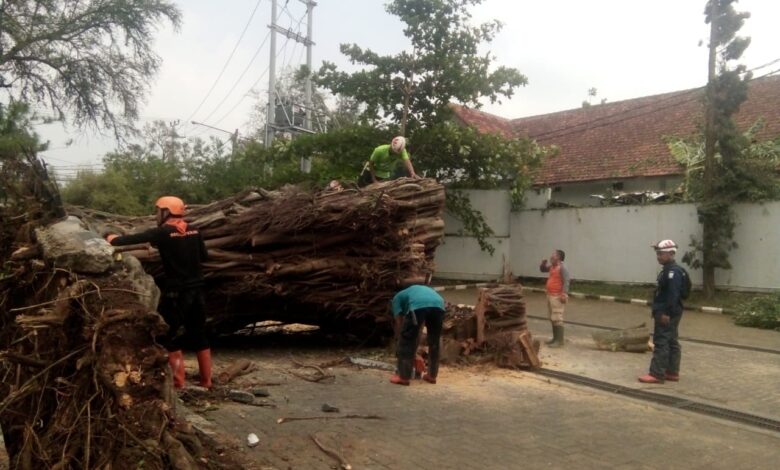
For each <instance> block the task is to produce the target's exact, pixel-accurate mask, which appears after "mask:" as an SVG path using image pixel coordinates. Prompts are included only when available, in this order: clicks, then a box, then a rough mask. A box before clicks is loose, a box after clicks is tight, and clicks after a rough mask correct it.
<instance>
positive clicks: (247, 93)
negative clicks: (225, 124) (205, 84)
mask: <svg viewBox="0 0 780 470" xmlns="http://www.w3.org/2000/svg"><path fill="white" fill-rule="evenodd" d="M289 42H290V38H287V39H286V40H285V41H284V43H283V44H282V48H281V49H280V50H279V52H277V53H276V57H279V54H281V53H282V51H284V49H285V48H286V47H287V44H288V43H289ZM269 68H270V64H269V65H268V66H267V67H266V68H265V70H263V73H262V74H260V77H259V78H258V79H257V81H255V83H253V84H252V86H251V87H249V89H248V90H247V92H246V93H244V95H243V96H241V99H239V100H238V102H236V104H235V105H233V107H232V108H230V110H228V112H227V113H225V114H224V115H223V116H222V117H221V118H219V120H217V121H216V122H214V125H215V126H216V125H217V124H219V123H220V122H222V121H224V120H225V119H226V118H227V117H228V116H230V114H231V113H232V112H233V111H235V109H236V108H238V106H239V105H240V104H241V103H242V102H243V101H244V99H246V97H247V95H249V94H250V93H251V92H252V90H253V89H254V88H255V87H256V86H257V85H259V84H260V81H261V80H262V79H263V77H265V74H267V73H268V69H269Z"/></svg>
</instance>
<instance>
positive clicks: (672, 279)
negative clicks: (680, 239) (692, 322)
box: [652, 261, 683, 317]
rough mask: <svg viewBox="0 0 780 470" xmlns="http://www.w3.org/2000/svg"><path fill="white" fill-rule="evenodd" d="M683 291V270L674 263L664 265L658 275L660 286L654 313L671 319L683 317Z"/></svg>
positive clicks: (655, 296)
mask: <svg viewBox="0 0 780 470" xmlns="http://www.w3.org/2000/svg"><path fill="white" fill-rule="evenodd" d="M682 290H683V273H682V269H681V268H680V267H679V266H678V265H677V263H675V262H674V261H672V262H671V263H669V264H666V265H664V267H663V269H661V272H660V273H659V274H658V285H657V287H656V288H655V295H654V296H653V307H652V308H653V313H656V312H660V313H665V314H667V315H669V316H670V317H676V316H678V315H682V312H683V304H682Z"/></svg>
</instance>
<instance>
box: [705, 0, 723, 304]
mask: <svg viewBox="0 0 780 470" xmlns="http://www.w3.org/2000/svg"><path fill="white" fill-rule="evenodd" d="M719 3H720V0H710V43H709V64H708V66H709V68H708V73H707V92H706V106H707V107H706V110H705V112H706V120H705V123H704V201H703V202H704V204H707V203H710V202H712V198H713V197H714V195H715V194H714V189H715V188H714V183H715V172H716V170H717V169H716V168H715V143H716V142H715V141H716V132H715V125H716V124H715V91H716V90H715V79H716V76H715V74H716V66H717V52H718V51H717V48H718V43H717V42H718V28H719V26H720V25H719V23H720V18H719V17H720V11H719V10H718V6H719ZM714 230H715V227H713V226H712V222H710V221H709V218H705V219H704V223H703V224H702V245H703V246H702V278H703V279H702V280H703V283H702V284H703V287H704V296H705V297H706V298H708V299H709V298H712V295H713V293H714V289H715V267H714V266H713V261H714V260H713V259H712V256H713V251H714V248H715V247H714V240H713V236H714V233H713V232H714Z"/></svg>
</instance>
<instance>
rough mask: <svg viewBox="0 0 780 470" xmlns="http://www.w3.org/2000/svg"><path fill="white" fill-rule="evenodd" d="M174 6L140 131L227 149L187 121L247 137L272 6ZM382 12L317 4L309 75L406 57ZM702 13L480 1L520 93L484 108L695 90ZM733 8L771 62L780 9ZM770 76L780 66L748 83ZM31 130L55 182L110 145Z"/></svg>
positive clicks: (295, 54) (300, 25) (351, 4)
mask: <svg viewBox="0 0 780 470" xmlns="http://www.w3.org/2000/svg"><path fill="white" fill-rule="evenodd" d="M177 3H178V5H179V8H180V9H181V11H182V13H183V24H182V27H181V28H180V30H179V31H173V29H172V28H171V27H170V26H166V27H162V28H161V29H159V30H158V33H157V34H156V36H155V37H154V38H150V41H153V44H154V48H155V50H156V51H157V53H158V54H159V55H160V57H161V58H162V61H163V62H162V68H161V70H160V72H159V74H158V75H157V76H156V77H155V78H154V79H153V80H152V81H151V83H150V89H149V94H148V96H147V97H146V99H145V105H144V106H143V107H142V111H141V121H140V122H139V127H140V126H143V124H144V123H145V122H150V121H153V120H159V119H162V120H164V121H166V122H169V123H170V122H174V121H178V122H179V123H180V124H179V127H178V128H177V129H178V131H179V133H180V134H182V135H185V136H200V137H208V136H209V135H214V136H216V137H218V138H220V139H228V138H229V135H228V133H227V132H220V131H213V130H210V129H208V128H206V127H203V126H199V125H192V124H190V122H191V121H192V120H195V121H197V122H201V123H206V124H209V125H212V126H214V127H218V128H220V129H224V130H226V131H233V130H235V129H239V133H240V134H246V133H248V132H249V124H250V116H251V112H252V108H253V105H254V104H255V103H256V102H257V99H258V95H259V94H265V93H267V90H268V74H267V70H268V63H269V54H270V49H269V44H268V40H267V38H268V35H269V34H268V31H269V29H268V25H269V24H270V23H271V0H259V3H258V0H223V1H220V2H215V1H213V0H186V1H185V0H179V1H178V2H177ZM278 3H279V15H278V18H279V19H278V23H279V25H280V26H282V27H285V28H290V29H292V30H296V31H297V30H300V31H301V33H302V34H303V35H305V32H306V19H305V16H304V14H305V11H306V9H305V6H304V4H303V2H302V1H301V0H278ZM385 3H386V1H385V0H317V6H316V7H315V8H314V12H313V17H314V20H313V22H312V25H313V33H312V39H313V41H314V42H315V46H314V48H313V53H312V55H313V64H314V67H315V68H317V67H318V66H319V65H320V64H321V63H322V61H324V60H325V61H330V62H334V63H336V64H337V65H338V66H339V67H340V68H344V69H345V70H354V66H352V65H351V64H349V63H348V62H347V61H346V60H345V59H344V57H343V56H342V55H341V53H340V52H339V44H341V43H356V44H358V45H360V46H362V47H364V48H370V49H372V50H374V51H375V52H378V53H380V54H394V53H397V52H400V51H401V50H404V49H406V48H407V46H408V44H409V43H408V40H407V39H406V38H405V37H404V35H403V31H402V30H403V25H402V24H401V22H400V21H399V20H398V19H397V18H396V17H394V16H392V15H390V14H388V13H386V12H385V10H384V4H385ZM285 4H287V8H286V9H285V8H282V7H283V6H284V5H285ZM704 5H705V1H704V0H655V1H652V2H647V1H643V2H640V1H627V0H591V1H588V2H585V1H580V0H533V1H532V0H484V1H483V3H482V4H481V5H479V6H477V7H475V8H474V9H473V10H472V13H473V15H474V18H473V20H474V22H475V23H479V22H483V21H489V20H492V19H499V20H500V21H501V22H502V23H503V25H504V26H503V29H502V30H501V32H500V33H499V34H498V36H497V37H496V38H495V40H494V41H493V42H492V43H491V44H490V45H488V46H486V47H485V52H488V51H489V52H490V53H491V54H492V55H493V56H495V64H496V65H504V66H509V67H515V68H517V69H519V70H520V72H521V73H523V74H524V75H526V76H527V77H528V85H527V86H525V87H523V88H521V89H519V90H517V92H516V93H515V95H514V96H513V97H512V98H511V99H508V100H504V101H503V102H502V103H494V104H490V103H486V105H485V107H484V108H483V109H484V110H485V111H488V112H491V113H494V114H497V115H500V116H504V117H507V118H517V117H524V116H532V115H537V114H545V113H550V112H555V111H561V110H565V109H571V108H577V107H579V106H580V105H581V103H582V101H583V100H585V99H587V98H588V90H589V89H590V88H596V89H597V90H598V96H597V98H596V100H597V101H598V100H600V99H602V98H605V99H607V100H608V101H609V102H614V101H620V100H624V99H630V98H637V97H641V96H647V95H653V94H658V93H665V92H670V91H675V90H682V89H687V88H693V87H698V86H702V85H703V84H704V83H705V82H706V75H707V49H706V44H707V37H708V34H709V32H708V26H707V25H705V24H704V15H703V11H704ZM736 7H737V9H738V10H739V11H749V12H750V13H751V15H752V16H751V18H750V19H748V20H747V22H746V25H745V27H744V28H743V29H742V30H741V31H740V34H741V35H745V36H750V37H751V38H752V43H751V45H750V47H749V48H748V50H747V52H746V53H745V55H744V56H743V58H742V60H741V63H743V64H745V65H747V66H748V68H754V67H759V66H761V65H763V64H767V63H769V62H772V61H774V60H775V59H780V47H778V46H780V28H778V27H777V20H778V18H780V2H777V1H774V0H741V1H739V3H737V5H736ZM255 8H256V9H255ZM253 11H254V14H253ZM245 27H246V33H245V34H244V36H243V37H241V33H242V31H243V30H244V28H245ZM239 39H241V40H240V42H239ZM234 48H235V53H234V54H233V55H232V58H230V60H229V61H228V58H229V57H230V56H231V52H232V51H233V50H234ZM304 62H305V51H304V47H303V46H302V45H301V44H298V43H296V42H294V41H292V40H289V41H288V40H287V38H285V37H283V36H281V35H277V71H278V70H280V69H283V68H284V67H285V65H286V66H287V67H292V66H295V65H297V64H301V63H304ZM226 64H227V65H226ZM223 67H224V72H222V74H221V76H220V72H221V71H222V70H223ZM778 68H780V62H778V63H775V64H774V65H772V66H770V67H766V68H763V69H760V70H757V71H756V74H761V73H765V72H769V71H773V70H776V69H778ZM212 88H213V89H212ZM210 90H211V93H209V91H210ZM231 90H232V91H231ZM201 103H202V105H201ZM37 131H38V133H39V134H40V135H41V136H42V137H43V138H44V140H48V141H49V143H50V150H48V151H46V152H44V153H43V154H42V156H43V157H44V158H45V159H46V160H47V161H48V163H49V164H50V165H52V166H54V167H55V170H56V171H57V172H58V173H59V174H60V175H62V177H67V176H68V175H70V174H73V173H74V172H75V171H76V169H77V168H98V167H99V166H100V163H101V159H102V157H103V155H104V154H105V153H106V152H108V151H111V150H112V149H114V148H115V142H114V141H113V139H112V138H110V137H106V136H100V135H96V134H94V133H89V132H83V131H80V130H78V129H74V128H72V127H63V126H62V125H61V124H58V123H55V124H48V125H40V126H38V128H37ZM69 141H72V143H70V144H69V145H68V142H69Z"/></svg>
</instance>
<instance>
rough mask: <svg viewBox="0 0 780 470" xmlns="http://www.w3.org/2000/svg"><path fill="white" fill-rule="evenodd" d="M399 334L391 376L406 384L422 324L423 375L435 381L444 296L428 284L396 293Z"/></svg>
mask: <svg viewBox="0 0 780 470" xmlns="http://www.w3.org/2000/svg"><path fill="white" fill-rule="evenodd" d="M392 310H393V317H394V318H395V331H396V335H397V336H398V349H397V356H398V369H397V373H396V374H395V375H393V376H392V377H391V378H390V382H391V383H394V384H397V385H409V380H410V379H411V378H412V372H413V369H414V367H415V355H416V353H417V340H418V338H419V335H420V328H421V327H422V325H425V328H426V331H427V339H428V371H427V373H425V374H424V375H423V376H422V378H423V380H425V381H426V382H428V383H432V384H435V383H436V377H437V375H438V372H439V349H440V346H439V345H440V340H441V330H442V324H443V323H444V312H445V310H444V299H442V297H441V296H440V295H439V294H438V293H437V292H436V291H435V290H433V289H431V288H430V287H428V286H420V285H413V286H410V287H407V288H406V289H404V290H402V291H400V292H398V293H397V294H396V295H395V296H394V297H393V301H392Z"/></svg>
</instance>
